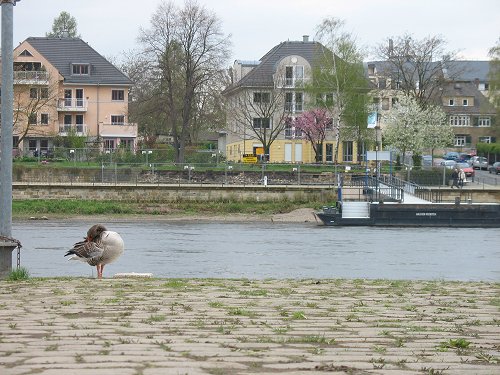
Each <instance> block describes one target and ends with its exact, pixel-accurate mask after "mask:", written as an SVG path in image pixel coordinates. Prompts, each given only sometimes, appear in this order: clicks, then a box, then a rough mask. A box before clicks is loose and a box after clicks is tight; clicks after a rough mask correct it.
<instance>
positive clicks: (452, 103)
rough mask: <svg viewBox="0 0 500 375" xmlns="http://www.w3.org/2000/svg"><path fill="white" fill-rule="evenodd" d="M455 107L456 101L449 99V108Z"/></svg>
mask: <svg viewBox="0 0 500 375" xmlns="http://www.w3.org/2000/svg"><path fill="white" fill-rule="evenodd" d="M454 105H455V99H449V100H448V106H449V107H453V106H454Z"/></svg>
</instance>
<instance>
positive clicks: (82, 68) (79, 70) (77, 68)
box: [71, 64, 89, 76]
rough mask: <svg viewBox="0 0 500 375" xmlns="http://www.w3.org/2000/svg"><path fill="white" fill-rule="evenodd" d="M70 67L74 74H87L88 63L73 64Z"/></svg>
mask: <svg viewBox="0 0 500 375" xmlns="http://www.w3.org/2000/svg"><path fill="white" fill-rule="evenodd" d="M71 68H72V70H71V72H72V74H73V75H75V76H88V75H89V64H73V65H72V67H71Z"/></svg>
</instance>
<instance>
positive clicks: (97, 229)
mask: <svg viewBox="0 0 500 375" xmlns="http://www.w3.org/2000/svg"><path fill="white" fill-rule="evenodd" d="M105 230H106V228H105V227H104V225H101V224H96V225H93V226H92V227H91V228H90V229H89V230H88V232H87V241H95V240H96V239H97V238H99V237H100V236H101V235H102V232H104V231H105Z"/></svg>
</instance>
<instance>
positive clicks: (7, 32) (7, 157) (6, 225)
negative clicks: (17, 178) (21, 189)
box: [0, 0, 18, 278]
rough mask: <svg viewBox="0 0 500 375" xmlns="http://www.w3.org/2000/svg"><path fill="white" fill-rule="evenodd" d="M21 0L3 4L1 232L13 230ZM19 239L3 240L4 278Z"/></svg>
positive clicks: (4, 0) (1, 264) (1, 262)
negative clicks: (16, 39) (16, 26)
mask: <svg viewBox="0 0 500 375" xmlns="http://www.w3.org/2000/svg"><path fill="white" fill-rule="evenodd" d="M16 1H18V0H1V4H2V104H1V113H2V123H1V140H0V214H1V217H0V235H2V236H5V237H11V235H12V234H11V232H12V127H13V121H14V120H13V108H14V86H13V85H14V65H13V64H14V62H13V60H14V58H13V50H14V48H13V36H12V35H13V19H14V17H13V6H14V5H15V3H16ZM15 247H16V244H15V243H9V242H5V243H4V242H2V243H1V244H0V278H2V277H5V276H6V275H8V274H9V272H10V271H11V270H12V250H13V249H14V248H15Z"/></svg>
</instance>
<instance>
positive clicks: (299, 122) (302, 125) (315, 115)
mask: <svg viewBox="0 0 500 375" xmlns="http://www.w3.org/2000/svg"><path fill="white" fill-rule="evenodd" d="M293 124H294V126H295V129H298V130H301V131H302V135H303V137H304V138H305V139H307V140H308V141H309V142H311V145H312V147H313V150H314V153H315V160H316V162H317V163H319V162H321V161H322V160H321V155H322V152H321V151H322V150H323V142H324V141H325V138H326V134H327V130H328V129H331V128H332V118H331V116H329V115H328V112H327V110H326V109H323V108H315V109H312V110H310V111H307V112H304V113H302V114H301V115H300V116H299V117H297V118H296V119H295V121H294V122H293Z"/></svg>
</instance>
